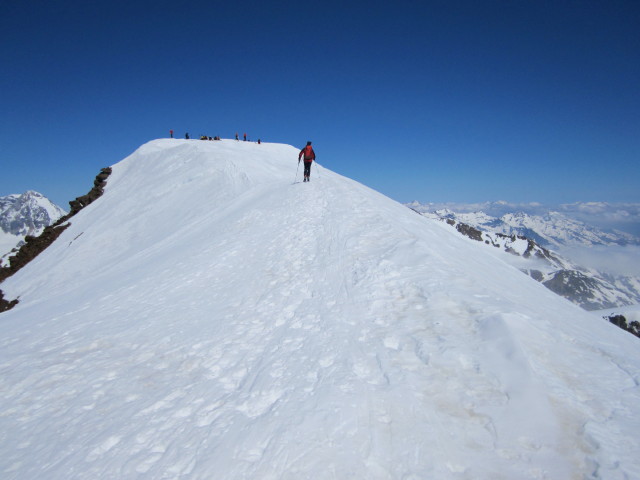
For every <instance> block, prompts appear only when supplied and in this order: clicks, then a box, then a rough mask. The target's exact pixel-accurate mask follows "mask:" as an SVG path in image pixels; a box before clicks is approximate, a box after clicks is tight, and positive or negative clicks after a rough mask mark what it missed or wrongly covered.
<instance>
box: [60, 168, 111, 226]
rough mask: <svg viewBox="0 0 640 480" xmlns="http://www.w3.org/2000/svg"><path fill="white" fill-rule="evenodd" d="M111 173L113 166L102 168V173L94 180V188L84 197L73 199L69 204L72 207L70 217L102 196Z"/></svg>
mask: <svg viewBox="0 0 640 480" xmlns="http://www.w3.org/2000/svg"><path fill="white" fill-rule="evenodd" d="M109 175H111V168H109V167H108V168H103V169H102V170H100V173H99V174H98V175H97V176H96V179H95V180H94V181H93V188H92V189H91V190H90V191H89V193H87V194H86V195H83V196H82V197H77V198H76V199H75V200H71V201H70V202H69V206H70V207H71V212H69V215H68V216H69V217H72V216H73V215H75V214H76V213H78V212H79V211H80V210H82V209H83V208H84V207H86V206H87V205H89V204H90V203H92V202H94V201H95V200H97V199H98V198H100V197H101V196H102V194H103V193H104V187H105V185H106V184H107V178H109Z"/></svg>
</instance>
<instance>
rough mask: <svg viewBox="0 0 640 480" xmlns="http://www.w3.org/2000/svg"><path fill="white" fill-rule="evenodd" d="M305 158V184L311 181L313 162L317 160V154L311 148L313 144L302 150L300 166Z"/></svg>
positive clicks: (308, 143)
mask: <svg viewBox="0 0 640 480" xmlns="http://www.w3.org/2000/svg"><path fill="white" fill-rule="evenodd" d="M303 156H304V180H303V181H304V182H308V181H309V175H311V162H313V161H314V160H315V159H316V152H314V151H313V147H312V146H311V142H307V146H306V147H304V148H303V149H302V150H300V153H299V154H298V164H300V159H302V157H303Z"/></svg>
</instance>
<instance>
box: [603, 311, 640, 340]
mask: <svg viewBox="0 0 640 480" xmlns="http://www.w3.org/2000/svg"><path fill="white" fill-rule="evenodd" d="M603 318H604V319H605V320H608V321H609V322H611V323H613V324H614V325H615V326H617V327H620V328H622V329H623V330H626V331H627V332H629V333H632V334H633V335H635V336H636V337H640V322H636V321H632V322H627V319H626V318H625V317H624V315H610V316H608V317H603Z"/></svg>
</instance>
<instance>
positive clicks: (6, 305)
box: [0, 290, 18, 312]
mask: <svg viewBox="0 0 640 480" xmlns="http://www.w3.org/2000/svg"><path fill="white" fill-rule="evenodd" d="M17 304H18V300H17V299H16V300H11V301H8V300H5V299H4V293H3V292H2V290H0V312H6V311H7V310H11V309H12V308H13V307H15V306H16V305H17Z"/></svg>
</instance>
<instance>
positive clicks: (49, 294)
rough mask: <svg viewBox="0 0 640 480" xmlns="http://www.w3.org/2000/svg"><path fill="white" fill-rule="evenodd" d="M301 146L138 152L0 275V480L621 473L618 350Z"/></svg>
mask: <svg viewBox="0 0 640 480" xmlns="http://www.w3.org/2000/svg"><path fill="white" fill-rule="evenodd" d="M317 151H318V153H319V158H321V147H320V146H318V149H317ZM297 154H298V149H297V148H294V147H291V146H287V145H278V144H264V143H263V144H261V145H257V144H253V143H249V142H237V141H233V140H223V141H212V142H209V141H200V140H191V141H189V140H157V141H153V142H149V143H147V144H145V145H143V146H142V147H141V148H140V149H138V150H137V151H136V152H134V153H133V154H132V155H130V156H129V157H127V158H126V159H124V160H123V161H121V162H119V163H117V164H115V165H114V166H113V169H112V170H113V171H112V173H111V175H110V177H109V178H108V180H107V185H106V187H105V189H104V195H103V196H102V197H100V198H99V199H98V200H96V201H95V202H93V203H91V204H90V205H88V206H87V207H86V208H84V209H83V210H82V211H80V212H79V213H78V214H77V215H76V216H74V217H73V218H72V220H71V221H70V223H71V225H70V226H69V227H68V228H67V229H66V230H65V231H64V232H63V233H62V234H61V236H60V237H59V238H58V240H56V242H55V243H53V244H52V245H51V247H49V248H48V249H47V250H45V252H43V253H42V254H41V255H40V256H39V257H37V259H36V260H34V261H33V262H31V263H29V264H28V265H27V266H26V267H24V268H23V269H22V270H20V271H19V272H17V273H16V274H15V275H14V276H12V277H10V278H9V279H7V280H6V281H5V282H4V283H3V284H2V290H3V291H4V293H5V297H6V298H9V299H12V298H16V297H20V303H19V304H18V305H17V306H16V307H15V308H14V309H13V310H11V311H9V312H5V313H3V314H2V315H1V316H0V319H1V320H2V322H3V328H2V329H1V330H0V343H2V345H3V348H2V349H1V350H0V378H2V389H0V392H2V393H0V411H2V412H4V414H3V417H2V427H3V433H4V435H3V436H2V438H0V471H2V472H3V474H4V476H3V478H9V479H25V478H34V479H35V478H65V479H73V478H78V479H79V478H100V477H102V478H107V477H109V478H161V477H163V476H171V477H175V478H185V479H189V478H193V479H196V478H265V479H266V478H273V479H276V478H313V479H316V478H317V479H321V478H389V479H395V478H397V479H400V478H474V479H493V478H500V477H502V478H536V477H537V478H544V477H545V476H546V477H548V478H571V477H576V478H577V477H580V478H582V477H585V478H588V477H589V476H592V477H593V472H594V471H597V472H598V475H600V476H601V477H602V478H604V477H607V478H612V477H620V478H624V477H625V476H626V477H628V478H632V477H634V476H636V473H637V472H638V471H639V470H640V463H639V461H638V458H637V451H638V448H639V447H640V441H638V439H637V431H638V426H639V425H638V418H640V406H639V405H640V393H639V391H638V387H637V386H638V383H639V382H638V379H639V378H640V353H638V348H637V342H636V339H635V338H634V337H632V336H631V335H629V334H628V333H626V332H623V331H621V330H619V329H618V328H617V327H615V326H613V325H611V324H609V323H608V322H606V321H604V320H603V319H600V318H597V317H595V316H593V315H591V314H589V313H586V312H584V311H582V310H580V309H579V308H577V307H575V306H574V305H572V304H570V303H569V302H567V301H565V300H563V299H561V298H559V297H557V296H556V295H554V294H553V293H551V292H549V291H548V290H546V289H545V288H544V287H542V286H540V285H539V284H538V283H536V282H535V281H533V280H531V279H529V278H528V277H526V276H524V275H522V274H521V273H520V272H519V271H518V270H516V269H515V268H513V267H511V266H510V265H508V264H507V263H505V262H502V261H499V260H497V259H496V258H494V257H493V256H491V255H487V254H486V253H485V251H484V249H483V248H481V247H480V246H477V245H476V244H475V243H473V242H470V241H468V240H467V239H465V238H463V237H461V236H459V235H457V234H456V233H455V232H452V231H451V230H450V229H449V228H448V227H447V226H446V225H443V224H441V223H440V222H432V221H430V220H428V219H425V218H423V217H421V216H419V215H416V214H415V213H414V212H412V211H411V210H409V209H408V208H406V207H405V206H403V205H400V204H398V203H397V202H394V201H392V200H390V199H388V198H387V197H384V196H383V195H381V194H379V193H377V192H375V191H373V190H371V189H369V188H367V187H365V186H363V185H361V184H359V183H357V182H355V181H353V180H350V179H348V178H345V177H342V176H340V175H338V174H336V173H334V172H331V171H329V170H327V169H324V168H323V167H322V166H319V165H317V164H314V165H313V168H312V170H311V181H310V182H309V183H301V182H300V179H301V172H300V171H298V172H297V173H296V168H297V167H298V165H297ZM296 179H297V182H295V180H296Z"/></svg>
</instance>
